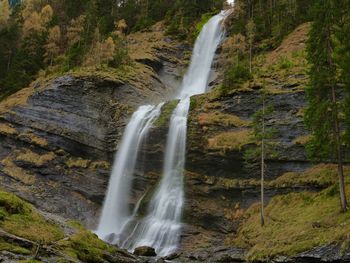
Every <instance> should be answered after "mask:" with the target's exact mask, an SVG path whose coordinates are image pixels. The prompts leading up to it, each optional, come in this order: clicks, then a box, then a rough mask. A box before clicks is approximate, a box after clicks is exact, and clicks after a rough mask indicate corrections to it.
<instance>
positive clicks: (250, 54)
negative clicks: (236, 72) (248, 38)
mask: <svg viewBox="0 0 350 263" xmlns="http://www.w3.org/2000/svg"><path fill="white" fill-rule="evenodd" d="M249 72H250V74H252V44H250V46H249Z"/></svg>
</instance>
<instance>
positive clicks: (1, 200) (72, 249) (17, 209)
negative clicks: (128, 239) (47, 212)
mask: <svg viewBox="0 0 350 263" xmlns="http://www.w3.org/2000/svg"><path fill="white" fill-rule="evenodd" d="M67 227H70V228H71V229H72V230H73V231H72V233H73V234H69V235H67V234H65V233H64V231H63V229H62V226H61V225H59V224H57V223H55V222H53V221H50V220H47V219H45V218H44V217H43V216H42V215H41V214H40V213H39V212H38V211H37V210H36V209H35V208H34V207H33V206H32V205H31V204H29V203H27V202H26V201H24V200H22V199H20V198H19V197H17V196H15V195H14V194H11V193H7V192H3V191H0V228H1V229H3V230H4V231H6V232H7V233H10V234H11V235H15V236H18V237H21V238H25V239H27V240H29V241H32V242H34V243H36V244H40V245H46V246H53V247H54V248H55V249H58V250H59V251H60V252H62V254H63V255H66V256H65V257H66V258H73V259H78V260H81V261H82V262H105V260H104V256H105V255H106V254H107V253H110V254H111V253H114V252H116V248H114V247H112V246H110V245H108V244H106V243H104V242H103V241H102V240H100V239H98V237H97V236H96V235H95V234H93V233H92V232H90V231H88V230H86V229H85V228H84V227H83V226H81V225H80V224H79V223H78V222H70V223H67ZM0 251H9V252H12V253H15V254H20V255H24V256H28V257H29V258H28V259H27V260H24V261H22V262H41V261H36V260H35V259H31V257H32V256H34V254H35V251H31V249H28V248H24V247H21V246H20V245H19V244H17V243H11V242H10V241H6V240H5V239H3V238H0ZM63 258H64V257H63ZM65 262H66V261H65Z"/></svg>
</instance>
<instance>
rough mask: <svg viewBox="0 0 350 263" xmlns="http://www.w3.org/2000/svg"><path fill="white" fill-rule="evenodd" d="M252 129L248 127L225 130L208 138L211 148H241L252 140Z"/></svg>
mask: <svg viewBox="0 0 350 263" xmlns="http://www.w3.org/2000/svg"><path fill="white" fill-rule="evenodd" d="M251 137H252V136H251V131H250V130H248V129H244V130H240V131H233V132H223V133H220V134H218V135H216V136H215V137H213V138H210V139H208V148H209V149H221V150H241V149H242V147H243V146H244V145H246V144H249V143H251V142H252V138H251Z"/></svg>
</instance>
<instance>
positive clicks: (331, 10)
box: [305, 0, 348, 212]
mask: <svg viewBox="0 0 350 263" xmlns="http://www.w3.org/2000/svg"><path fill="white" fill-rule="evenodd" d="M338 7H339V2H338V1H334V0H322V1H318V2H317V4H316V5H315V16H314V22H313V25H312V28H311V31H310V34H309V41H308V44H307V52H308V61H309V63H310V64H311V69H310V72H309V75H310V84H309V87H308V89H307V100H308V108H307V110H306V114H305V122H306V124H307V126H308V128H309V129H310V131H311V132H312V139H311V141H310V143H309V144H308V146H307V148H308V152H309V154H310V156H311V157H312V158H313V159H316V160H322V161H327V160H329V159H331V160H334V161H335V162H336V163H337V165H338V178H339V196H340V205H341V210H342V211H343V212H344V211H346V210H348V203H347V199H346V193H345V183H344V171H343V149H342V139H341V130H340V118H339V114H340V112H339V109H340V107H339V105H340V103H341V100H340V99H339V98H338V95H337V90H339V89H340V87H339V86H338V85H337V83H338V74H337V65H336V62H335V60H334V56H335V40H334V38H335V35H334V33H335V25H336V24H337V22H338V16H337V14H336V10H338V9H339V8H338Z"/></svg>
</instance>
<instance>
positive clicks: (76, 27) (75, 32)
mask: <svg viewBox="0 0 350 263" xmlns="http://www.w3.org/2000/svg"><path fill="white" fill-rule="evenodd" d="M84 22H85V16H84V15H81V16H79V17H78V18H76V19H72V20H71V22H70V24H69V26H68V28H67V38H68V46H69V47H72V46H73V45H75V44H78V46H80V42H81V39H82V33H83V31H84Z"/></svg>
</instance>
